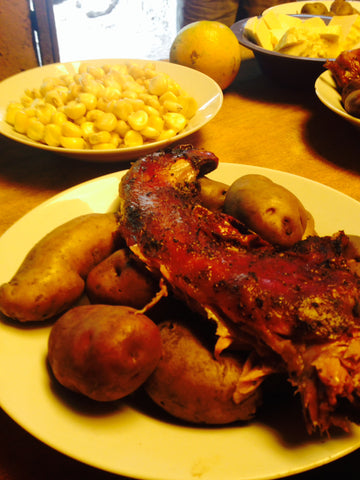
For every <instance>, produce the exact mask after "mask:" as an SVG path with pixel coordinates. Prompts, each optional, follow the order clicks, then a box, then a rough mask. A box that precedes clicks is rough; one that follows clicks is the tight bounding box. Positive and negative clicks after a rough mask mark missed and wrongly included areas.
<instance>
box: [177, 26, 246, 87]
mask: <svg viewBox="0 0 360 480" xmlns="http://www.w3.org/2000/svg"><path fill="white" fill-rule="evenodd" d="M170 62H172V63H178V64H180V65H184V66H186V67H190V68H194V69H195V70H198V71H199V72H202V73H205V74H206V75H208V76H209V77H211V78H212V79H214V80H215V81H216V82H217V83H218V84H219V85H220V87H221V88H222V89H223V90H224V89H225V88H226V87H228V86H229V85H230V84H231V83H232V82H233V80H234V78H235V77H236V74H237V73H238V71H239V68H240V62H241V55H240V45H239V42H238V40H237V38H236V36H235V34H234V33H233V32H232V30H231V29H230V28H229V27H228V26H227V25H225V24H223V23H220V22H217V21H213V20H199V21H197V22H193V23H189V24H188V25H186V26H185V27H183V28H182V29H181V30H180V31H179V32H178V34H177V36H176V37H175V40H174V41H173V43H172V45H171V48H170Z"/></svg>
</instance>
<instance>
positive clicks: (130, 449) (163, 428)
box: [0, 163, 360, 480]
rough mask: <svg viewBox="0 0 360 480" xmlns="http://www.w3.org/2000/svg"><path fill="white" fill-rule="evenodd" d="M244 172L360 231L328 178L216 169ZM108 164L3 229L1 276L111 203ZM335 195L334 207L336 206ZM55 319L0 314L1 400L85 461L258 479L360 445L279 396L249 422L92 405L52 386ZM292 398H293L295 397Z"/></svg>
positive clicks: (190, 476)
mask: <svg viewBox="0 0 360 480" xmlns="http://www.w3.org/2000/svg"><path fill="white" fill-rule="evenodd" d="M246 173H259V174H263V175H267V176H268V177H270V178H271V179H272V180H274V181H276V182H278V183H281V184H283V185H284V186H286V187H287V188H289V189H290V190H291V191H293V192H294V193H295V194H296V195H298V197H299V198H300V199H301V200H302V201H303V203H304V206H305V208H306V209H308V210H309V211H311V212H312V214H313V216H314V218H315V221H316V228H317V230H318V232H319V233H320V234H331V233H333V232H334V231H337V230H338V229H345V231H346V232H348V233H353V234H357V235H360V225H359V223H358V222H355V221H354V219H356V218H358V217H359V215H360V203H358V202H356V201H355V200H353V199H352V198H350V197H347V196H345V195H343V194H341V193H339V192H337V191H335V190H333V189H330V188H328V187H326V186H324V185H320V184H318V183H315V182H312V181H310V180H306V179H304V178H301V177H297V176H294V175H290V174H287V173H283V172H278V171H274V170H268V169H263V168H258V167H252V166H245V165H235V164H226V163H222V164H220V166H219V168H218V170H217V171H216V172H214V173H212V174H211V176H212V177H213V178H215V179H218V180H221V181H223V182H226V183H231V182H232V181H233V180H234V179H235V178H237V177H239V176H241V175H244V174H246ZM122 175H123V173H115V174H110V175H107V176H104V177H100V178H98V179H95V180H92V181H90V182H87V183H84V184H82V185H79V186H77V187H75V188H72V189H70V190H67V191H65V192H64V193H62V194H60V195H57V196H56V197H54V198H53V199H51V200H50V201H47V202H46V203H44V204H42V205H40V206H39V207H37V208H36V209H34V210H33V211H31V212H30V213H29V214H27V215H26V216H25V217H23V218H22V219H21V220H20V221H18V222H17V223H16V224H15V225H14V226H13V227H11V228H10V229H9V230H8V231H7V232H6V233H5V234H4V235H3V236H2V237H1V238H0V265H1V270H0V283H2V282H5V281H7V280H9V278H10V277H11V276H12V274H13V273H14V272H15V270H16V268H17V267H18V265H19V263H20V262H21V260H22V259H23V257H24V255H25V254H26V252H27V251H28V250H29V249H30V248H31V247H32V246H33V244H34V242H36V241H37V240H39V239H40V238H41V237H42V236H43V235H44V234H45V233H47V232H48V231H49V230H51V229H53V228H54V227H55V226H57V225H59V224H61V223H63V222H64V221H66V220H69V219H71V218H73V217H75V216H77V215H80V214H84V213H89V212H105V211H109V210H113V209H114V208H116V205H117V190H118V183H119V179H120V178H121V176H122ZM329 205H331V209H329ZM49 328H50V327H49V326H47V327H46V326H41V325H40V326H39V327H37V328H29V327H28V328H27V327H16V326H14V324H10V323H8V322H6V321H5V320H3V321H0V403H1V407H2V408H3V409H4V410H5V411H6V412H7V413H8V414H9V415H10V416H11V417H12V418H13V419H14V420H15V421H16V422H17V423H18V424H19V425H21V426H22V427H23V428H24V429H26V430H27V431H29V432H30V433H31V434H32V435H33V436H35V437H36V438H38V439H40V440H41V441H42V442H44V443H46V444H48V445H50V446H51V447H53V448H55V449H57V450H59V451H60V452H62V453H64V454H67V455H69V456H70V457H73V458H75V459H77V460H80V461H82V462H84V463H86V464H89V465H92V466H94V467H98V468H101V469H104V470H107V471H110V472H113V473H116V474H122V475H127V476H130V477H135V478H138V479H147V480H150V479H151V480H194V478H203V479H204V480H205V479H206V480H219V479H221V478H224V479H226V480H250V479H251V480H255V479H272V478H279V477H283V476H288V475H292V474H295V473H297V472H302V471H305V470H308V469H311V468H314V467H317V466H320V465H323V464H326V463H328V462H330V461H332V460H335V459H336V458H339V457H341V456H343V455H346V454H347V453H350V452H351V451H353V450H355V449H356V448H358V447H360V427H356V426H354V427H353V428H352V430H351V432H350V433H349V434H347V435H345V434H344V435H339V436H335V437H333V438H332V439H327V438H323V439H319V438H317V437H314V438H309V437H308V436H307V434H306V433H305V431H304V425H303V421H302V419H301V415H300V412H299V411H298V410H296V412H297V413H295V414H294V412H289V411H287V406H285V407H284V406H283V405H282V406H281V408H279V406H278V405H276V408H274V411H273V412H272V414H270V415H267V416H266V415H265V416H264V415H263V417H262V419H261V420H260V419H258V420H257V421H254V422H253V423H250V424H249V425H233V426H227V427H224V428H201V427H191V426H185V425H183V424H180V423H177V422H176V421H174V422H172V421H169V419H167V420H166V418H161V417H159V416H158V415H153V414H150V413H149V412H148V411H147V410H146V409H145V410H144V409H141V408H138V407H135V406H131V405H127V404H126V403H124V402H119V403H116V404H115V405H94V404H93V403H89V402H88V401H86V399H84V401H82V400H80V399H77V400H75V399H74V397H73V396H72V395H66V394H65V393H64V392H63V391H60V390H59V389H57V388H55V387H54V385H53V384H52V383H51V381H50V376H49V375H48V372H47V369H46V354H47V339H48V334H49ZM290 403H291V402H290Z"/></svg>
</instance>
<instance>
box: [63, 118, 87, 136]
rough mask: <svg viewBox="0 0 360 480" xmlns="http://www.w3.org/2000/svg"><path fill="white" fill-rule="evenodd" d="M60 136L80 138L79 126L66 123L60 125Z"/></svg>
mask: <svg viewBox="0 0 360 480" xmlns="http://www.w3.org/2000/svg"><path fill="white" fill-rule="evenodd" d="M61 134H62V135H63V136H64V137H81V136H82V130H81V127H79V125H75V123H73V122H70V121H66V122H64V123H63V124H62V125H61Z"/></svg>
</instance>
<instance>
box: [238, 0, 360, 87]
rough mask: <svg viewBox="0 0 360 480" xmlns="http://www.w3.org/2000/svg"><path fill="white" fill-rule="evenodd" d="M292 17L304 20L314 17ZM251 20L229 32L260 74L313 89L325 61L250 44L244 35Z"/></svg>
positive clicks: (327, 18)
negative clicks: (253, 61) (254, 60)
mask: <svg viewBox="0 0 360 480" xmlns="http://www.w3.org/2000/svg"><path fill="white" fill-rule="evenodd" d="M296 3H298V2H296ZM359 3H360V2H359ZM294 16H295V17H298V18H301V19H303V20H305V19H308V18H311V17H313V16H314V15H294ZM251 18H254V17H251ZM251 18H245V19H243V20H240V21H239V22H236V23H234V25H232V27H231V30H232V31H233V32H234V33H235V35H236V37H237V39H238V41H239V43H240V44H241V45H243V46H244V47H247V48H249V49H250V50H252V51H253V53H254V56H255V58H256V60H257V61H258V63H259V66H260V68H261V70H262V72H263V73H264V74H265V75H267V76H268V77H269V78H271V79H273V80H274V81H275V82H276V83H280V84H281V85H286V86H291V87H298V88H302V87H306V88H307V87H310V86H311V88H313V86H314V81H315V79H316V78H317V77H318V76H319V75H320V73H322V71H323V70H324V63H325V62H326V60H327V59H326V58H311V57H298V56H295V55H286V54H284V53H280V52H275V51H273V50H267V49H266V48H263V47H260V45H258V44H256V43H254V42H252V41H251V40H250V39H249V38H248V37H247V35H246V33H245V26H246V23H247V22H248V21H249V20H250V19H251ZM321 18H322V19H323V20H324V21H325V23H328V22H329V21H330V19H331V17H323V16H321Z"/></svg>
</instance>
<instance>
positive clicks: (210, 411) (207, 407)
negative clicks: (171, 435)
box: [144, 320, 261, 424]
mask: <svg viewBox="0 0 360 480" xmlns="http://www.w3.org/2000/svg"><path fill="white" fill-rule="evenodd" d="M159 328H160V332H161V339H162V357H161V359H160V362H159V364H158V366H157V367H156V369H155V371H154V372H153V374H152V375H151V376H150V377H149V379H148V380H147V381H146V382H145V384H144V389H145V391H146V392H147V393H148V395H149V396H150V397H151V399H152V400H153V401H154V402H155V403H156V404H157V405H159V406H160V407H162V408H163V409H164V410H165V411H167V412H168V413H170V414H171V415H173V416H174V417H177V418H179V419H181V420H185V421H188V422H192V423H203V424H227V423H231V422H235V421H238V420H248V419H250V418H251V417H252V416H253V415H254V414H255V411H256V408H257V406H258V405H259V403H260V401H261V393H260V389H259V388H257V389H252V390H251V392H250V393H246V394H240V395H239V394H238V392H237V390H236V389H237V385H238V381H239V377H240V374H241V372H242V369H243V364H242V362H241V361H240V360H237V359H236V358H235V357H232V356H226V355H224V354H222V355H221V357H220V359H219V360H216V359H215V358H214V356H213V354H212V353H211V352H210V350H209V349H208V348H207V347H206V345H205V344H204V343H202V341H201V340H200V339H199V338H198V337H197V336H195V334H194V331H193V330H192V329H191V328H190V327H189V326H187V325H185V324H183V323H180V322H179V321H171V320H167V321H164V322H162V323H160V324H159Z"/></svg>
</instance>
